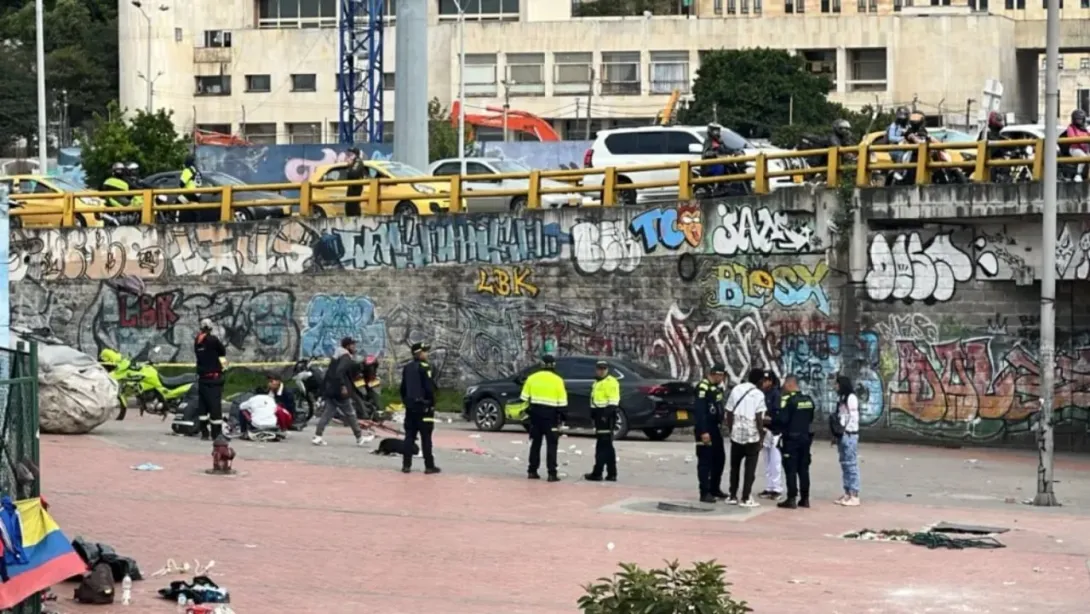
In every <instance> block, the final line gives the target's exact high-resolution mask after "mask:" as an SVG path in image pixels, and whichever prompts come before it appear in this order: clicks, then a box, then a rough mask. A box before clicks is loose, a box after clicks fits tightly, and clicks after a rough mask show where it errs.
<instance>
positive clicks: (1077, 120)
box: [1071, 109, 1086, 128]
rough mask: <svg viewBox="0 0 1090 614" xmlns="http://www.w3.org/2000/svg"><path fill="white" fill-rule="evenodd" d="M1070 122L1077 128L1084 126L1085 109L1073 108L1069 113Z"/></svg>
mask: <svg viewBox="0 0 1090 614" xmlns="http://www.w3.org/2000/svg"><path fill="white" fill-rule="evenodd" d="M1071 123H1072V125H1074V126H1077V127H1079V128H1085V127H1086V111H1083V110H1082V109H1075V110H1074V111H1072V113H1071Z"/></svg>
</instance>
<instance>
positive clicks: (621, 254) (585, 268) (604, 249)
mask: <svg viewBox="0 0 1090 614" xmlns="http://www.w3.org/2000/svg"><path fill="white" fill-rule="evenodd" d="M571 241H572V260H574V261H575V270H577V271H579V272H580V273H584V274H588V275H591V274H594V273H598V272H599V271H601V272H606V273H612V272H620V273H631V272H632V271H634V270H636V267H637V266H638V265H639V264H640V258H641V257H642V256H643V248H642V247H641V246H640V242H639V240H638V239H636V238H635V237H633V236H632V233H630V232H629V231H628V225H627V224H626V223H625V222H623V221H616V222H612V221H605V222H579V223H578V224H576V225H575V226H572V229H571Z"/></svg>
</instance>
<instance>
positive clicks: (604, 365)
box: [594, 360, 609, 369]
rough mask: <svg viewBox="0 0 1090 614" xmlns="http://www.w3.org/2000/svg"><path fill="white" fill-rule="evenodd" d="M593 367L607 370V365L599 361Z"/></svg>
mask: <svg viewBox="0 0 1090 614" xmlns="http://www.w3.org/2000/svg"><path fill="white" fill-rule="evenodd" d="M594 366H595V367H598V368H599V369H608V368H609V363H608V362H606V361H604V360H599V361H598V362H596V363H594Z"/></svg>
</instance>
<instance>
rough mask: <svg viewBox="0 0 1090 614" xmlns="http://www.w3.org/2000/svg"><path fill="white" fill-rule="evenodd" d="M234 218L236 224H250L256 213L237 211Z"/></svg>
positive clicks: (247, 210)
mask: <svg viewBox="0 0 1090 614" xmlns="http://www.w3.org/2000/svg"><path fill="white" fill-rule="evenodd" d="M234 217H235V221H236V222H249V221H250V220H252V219H254V213H253V211H250V210H249V209H235V214H234Z"/></svg>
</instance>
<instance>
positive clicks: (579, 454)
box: [575, 450, 583, 456]
mask: <svg viewBox="0 0 1090 614" xmlns="http://www.w3.org/2000/svg"><path fill="white" fill-rule="evenodd" d="M575 454H576V456H582V455H583V451H582V450H576V451H575Z"/></svg>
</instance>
